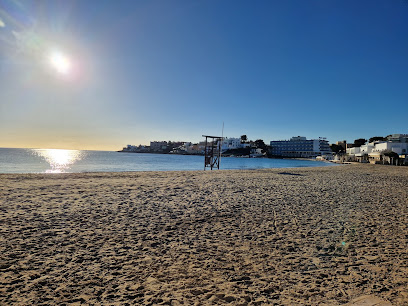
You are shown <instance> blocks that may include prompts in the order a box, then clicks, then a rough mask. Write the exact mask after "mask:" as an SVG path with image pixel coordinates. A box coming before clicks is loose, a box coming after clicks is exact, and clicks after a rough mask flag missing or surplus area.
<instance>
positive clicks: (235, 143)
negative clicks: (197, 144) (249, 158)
mask: <svg viewBox="0 0 408 306" xmlns="http://www.w3.org/2000/svg"><path fill="white" fill-rule="evenodd" d="M246 146H249V144H245V143H241V139H240V138H227V137H226V138H224V139H223V140H222V143H221V151H222V152H225V151H227V150H232V149H239V148H245V147H246Z"/></svg>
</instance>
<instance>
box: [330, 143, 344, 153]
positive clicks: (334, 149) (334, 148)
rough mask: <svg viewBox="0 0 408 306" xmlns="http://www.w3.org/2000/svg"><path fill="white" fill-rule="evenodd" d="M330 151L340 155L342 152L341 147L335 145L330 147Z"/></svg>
mask: <svg viewBox="0 0 408 306" xmlns="http://www.w3.org/2000/svg"><path fill="white" fill-rule="evenodd" d="M330 149H331V150H332V152H334V153H340V152H341V151H343V147H342V146H339V145H336V144H335V143H333V144H331V145H330Z"/></svg>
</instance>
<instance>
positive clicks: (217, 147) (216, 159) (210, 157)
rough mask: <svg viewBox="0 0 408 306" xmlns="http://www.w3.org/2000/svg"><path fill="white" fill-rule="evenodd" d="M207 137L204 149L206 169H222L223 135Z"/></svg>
mask: <svg viewBox="0 0 408 306" xmlns="http://www.w3.org/2000/svg"><path fill="white" fill-rule="evenodd" d="M203 137H205V150H204V170H205V169H206V168H210V169H211V170H212V169H213V168H217V169H220V161H221V142H222V139H223V137H220V136H207V135H203Z"/></svg>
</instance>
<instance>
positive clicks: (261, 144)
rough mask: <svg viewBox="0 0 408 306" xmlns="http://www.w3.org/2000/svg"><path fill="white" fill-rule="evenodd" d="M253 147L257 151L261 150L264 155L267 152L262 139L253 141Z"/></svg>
mask: <svg viewBox="0 0 408 306" xmlns="http://www.w3.org/2000/svg"><path fill="white" fill-rule="evenodd" d="M255 146H256V147H257V148H259V149H262V153H265V152H266V151H267V146H266V144H265V142H264V141H263V140H262V139H257V140H255Z"/></svg>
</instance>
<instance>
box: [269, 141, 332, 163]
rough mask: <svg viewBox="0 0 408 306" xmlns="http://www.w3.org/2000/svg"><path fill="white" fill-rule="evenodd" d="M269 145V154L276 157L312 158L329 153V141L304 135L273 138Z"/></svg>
mask: <svg viewBox="0 0 408 306" xmlns="http://www.w3.org/2000/svg"><path fill="white" fill-rule="evenodd" d="M270 146H271V147H270V150H269V153H270V155H272V156H277V157H278V156H279V157H298V158H299V157H300V158H314V157H316V156H320V155H324V154H331V149H330V146H329V142H328V141H327V140H325V139H323V138H320V139H306V137H301V136H296V137H292V138H291V139H290V140H273V141H271V142H270Z"/></svg>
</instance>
